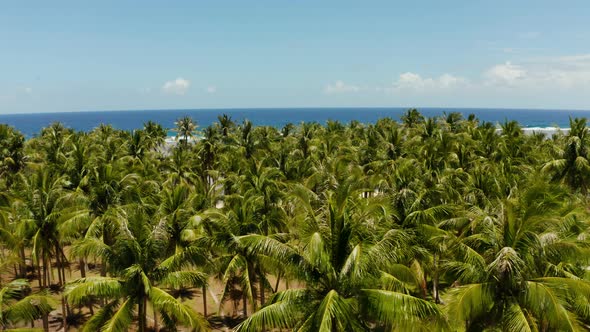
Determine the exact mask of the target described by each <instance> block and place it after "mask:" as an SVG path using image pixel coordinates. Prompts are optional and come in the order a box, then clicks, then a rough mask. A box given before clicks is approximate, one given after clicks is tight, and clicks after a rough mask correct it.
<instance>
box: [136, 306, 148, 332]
mask: <svg viewBox="0 0 590 332" xmlns="http://www.w3.org/2000/svg"><path fill="white" fill-rule="evenodd" d="M137 307H138V313H137V320H138V323H139V324H138V325H139V326H138V327H139V328H138V331H139V332H145V331H146V326H147V312H146V310H145V309H146V300H145V298H141V299H139V303H138V304H137Z"/></svg>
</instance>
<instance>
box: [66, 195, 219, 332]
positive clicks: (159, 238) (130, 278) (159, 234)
mask: <svg viewBox="0 0 590 332" xmlns="http://www.w3.org/2000/svg"><path fill="white" fill-rule="evenodd" d="M127 213H128V216H129V219H128V222H126V223H122V224H121V226H120V227H119V230H118V235H117V237H116V239H115V243H114V244H113V245H112V246H110V247H108V246H106V245H104V244H101V243H95V248H94V249H93V250H94V251H96V252H100V253H101V255H102V256H103V257H104V258H105V259H107V260H108V263H109V264H108V266H109V270H110V272H111V275H112V277H88V278H81V279H78V280H76V281H74V282H72V283H71V284H70V285H69V287H68V289H67V291H66V297H67V300H68V301H69V303H70V304H72V305H80V304H83V303H86V301H87V300H88V299H89V298H91V297H92V298H98V299H105V300H107V303H106V305H104V306H103V307H102V308H101V309H100V310H99V311H98V312H97V313H96V314H95V315H94V316H92V317H91V319H90V320H89V321H88V322H87V323H86V324H85V326H84V328H83V331H96V330H101V331H126V330H128V329H130V328H131V326H132V323H133V320H134V310H135V308H136V309H137V329H138V331H141V332H144V331H147V327H148V324H147V309H148V303H150V304H151V305H152V307H153V309H154V313H155V312H158V313H159V314H161V317H162V319H163V321H164V324H165V325H166V326H167V327H168V328H172V329H174V328H175V325H176V324H177V323H178V324H181V325H184V326H187V327H190V328H192V329H194V330H196V331H205V330H207V329H208V327H207V326H208V323H207V322H206V320H204V319H203V317H202V316H201V315H199V314H198V313H196V312H195V311H194V310H193V309H192V308H191V307H190V306H188V305H187V304H184V303H182V302H181V301H180V300H179V299H177V298H175V297H173V296H172V295H171V294H170V293H169V291H167V289H166V287H172V288H178V287H196V286H201V285H203V284H205V283H206V282H207V279H206V275H205V274H203V273H200V272H198V271H196V270H195V269H194V268H191V269H188V267H189V266H190V262H189V261H186V260H184V259H179V257H176V256H174V255H173V256H167V255H166V248H167V247H168V245H169V244H168V241H169V238H170V236H169V233H168V232H167V230H166V226H165V223H163V222H158V223H156V224H155V225H151V224H150V223H149V222H148V218H149V216H148V214H147V211H144V209H143V208H142V207H139V206H135V207H134V208H133V210H130V211H128V212H127ZM181 258H184V256H183V257H181ZM154 325H155V326H157V319H155V321H154Z"/></svg>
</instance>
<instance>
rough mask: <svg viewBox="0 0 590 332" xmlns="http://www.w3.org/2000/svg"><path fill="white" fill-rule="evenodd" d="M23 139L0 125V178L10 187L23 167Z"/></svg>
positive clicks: (8, 128) (24, 157)
mask: <svg viewBox="0 0 590 332" xmlns="http://www.w3.org/2000/svg"><path fill="white" fill-rule="evenodd" d="M24 142H25V138H24V136H23V135H22V134H20V133H19V132H17V131H16V130H14V128H12V127H10V126H7V125H4V124H0V177H2V178H4V179H6V181H7V183H6V185H7V186H8V187H10V186H11V184H12V182H13V181H14V178H15V177H16V174H17V173H18V172H19V171H20V170H22V169H23V168H24V167H25V162H26V156H25V154H24V151H23V150H24Z"/></svg>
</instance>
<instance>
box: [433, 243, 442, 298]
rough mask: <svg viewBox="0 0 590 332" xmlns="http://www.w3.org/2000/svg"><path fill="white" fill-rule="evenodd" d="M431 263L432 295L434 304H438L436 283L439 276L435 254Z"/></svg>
mask: <svg viewBox="0 0 590 332" xmlns="http://www.w3.org/2000/svg"><path fill="white" fill-rule="evenodd" d="M433 263H434V271H433V273H432V293H433V295H434V296H433V297H434V303H436V304H439V303H440V296H439V289H438V282H439V275H438V265H437V254H434V256H433Z"/></svg>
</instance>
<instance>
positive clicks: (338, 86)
mask: <svg viewBox="0 0 590 332" xmlns="http://www.w3.org/2000/svg"><path fill="white" fill-rule="evenodd" d="M359 91H360V88H359V87H358V86H356V85H348V84H346V83H344V82H342V81H336V82H335V83H334V84H328V85H326V86H325V87H324V93H325V94H336V93H350V92H359Z"/></svg>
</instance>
